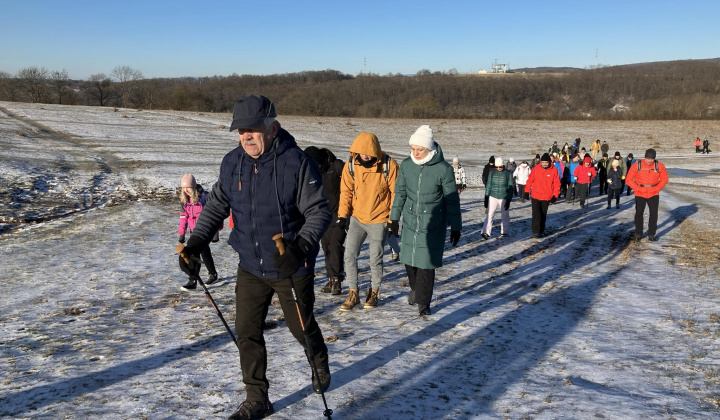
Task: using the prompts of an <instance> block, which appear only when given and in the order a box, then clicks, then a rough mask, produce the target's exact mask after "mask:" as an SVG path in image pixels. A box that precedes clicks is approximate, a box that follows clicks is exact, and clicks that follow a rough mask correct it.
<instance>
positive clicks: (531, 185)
mask: <svg viewBox="0 0 720 420" xmlns="http://www.w3.org/2000/svg"><path fill="white" fill-rule="evenodd" d="M525 192H526V193H530V197H532V198H534V199H536V200H542V201H548V200H550V199H551V198H553V197H555V198H557V196H559V195H560V176H558V171H557V168H556V167H555V165H552V164H550V166H548V167H547V168H543V167H542V163H540V164H537V165H535V167H534V168H533V170H532V172H530V176H529V177H528V180H527V184H525Z"/></svg>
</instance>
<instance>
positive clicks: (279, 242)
mask: <svg viewBox="0 0 720 420" xmlns="http://www.w3.org/2000/svg"><path fill="white" fill-rule="evenodd" d="M282 238H283V235H282V233H278V234H277V235H275V236H273V241H275V246H277V249H278V252H279V253H280V255H283V254H284V253H285V243H284V242H283V239H282ZM287 279H288V280H289V281H290V290H292V295H293V300H294V301H295V309H297V313H298V318H299V319H300V327H301V328H302V332H303V335H304V336H305V345H306V346H307V351H308V356H310V367H311V368H312V371H313V375H315V377H316V378H317V380H318V383H319V384H320V396H322V400H323V404H324V405H325V411H323V416H325V417H327V418H328V420H332V417H330V416H332V413H333V411H332V410H331V409H329V408H328V405H327V400H325V391H324V390H323V389H322V384H321V383H320V375H318V371H317V365H316V364H315V352H313V349H312V345H310V334H308V332H307V330H306V329H305V321H303V317H302V312H300V300H298V297H297V293H296V292H295V283H294V282H293V279H292V276H289V277H288V278H287Z"/></svg>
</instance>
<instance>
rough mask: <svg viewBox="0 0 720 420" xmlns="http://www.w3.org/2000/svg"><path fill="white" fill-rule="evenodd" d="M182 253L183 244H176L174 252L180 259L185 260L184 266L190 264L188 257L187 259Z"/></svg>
mask: <svg viewBox="0 0 720 420" xmlns="http://www.w3.org/2000/svg"><path fill="white" fill-rule="evenodd" d="M184 251H185V245H184V244H178V246H176V247H175V252H176V253H178V254H180V256H181V257H182V259H183V260H185V264H190V257H188V256H187V254H186V253H185V252H184Z"/></svg>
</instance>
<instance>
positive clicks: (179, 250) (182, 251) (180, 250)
mask: <svg viewBox="0 0 720 420" xmlns="http://www.w3.org/2000/svg"><path fill="white" fill-rule="evenodd" d="M175 252H177V253H178V254H180V256H181V257H182V259H183V260H185V263H186V264H190V256H188V255H187V253H186V252H185V245H183V244H179V245H178V246H177V247H176V248H175ZM193 260H194V262H195V263H198V264H200V263H201V261H200V259H198V258H197V257H195V258H193ZM197 280H198V283H200V286H202V288H203V290H204V291H205V297H206V298H208V300H209V301H210V303H211V304H212V306H213V308H215V313H217V314H218V316H219V317H220V321H222V323H223V325H224V326H225V329H226V330H227V332H228V334H230V337H232V341H233V343H235V345H236V346H237V339H236V338H235V334H233V332H232V330H230V326H229V325H228V323H227V322H225V317H223V315H222V313H221V312H220V309H219V308H218V306H217V305H216V304H215V300H213V298H212V296H211V295H210V291H209V290H208V288H207V286H205V283H204V282H203V281H202V279H200V278H198V279H197Z"/></svg>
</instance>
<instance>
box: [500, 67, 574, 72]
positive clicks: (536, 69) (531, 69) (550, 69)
mask: <svg viewBox="0 0 720 420" xmlns="http://www.w3.org/2000/svg"><path fill="white" fill-rule="evenodd" d="M577 71H583V69H581V68H578V67H522V68H519V69H512V70H511V72H513V73H573V72H577Z"/></svg>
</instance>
